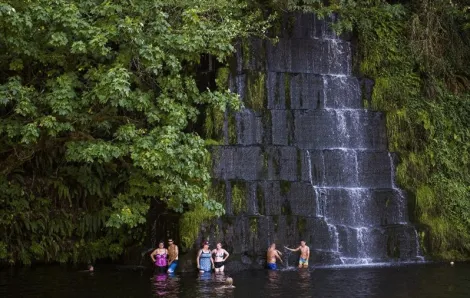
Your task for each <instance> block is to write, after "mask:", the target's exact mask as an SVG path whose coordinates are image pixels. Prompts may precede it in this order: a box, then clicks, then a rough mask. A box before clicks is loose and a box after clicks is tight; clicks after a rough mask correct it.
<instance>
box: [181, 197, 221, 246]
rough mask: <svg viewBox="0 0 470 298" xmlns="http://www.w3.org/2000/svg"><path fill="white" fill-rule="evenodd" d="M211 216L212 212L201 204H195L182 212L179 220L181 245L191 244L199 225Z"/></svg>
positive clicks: (196, 234) (196, 235) (197, 233)
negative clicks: (190, 208)
mask: <svg viewBox="0 0 470 298" xmlns="http://www.w3.org/2000/svg"><path fill="white" fill-rule="evenodd" d="M212 218H214V214H213V213H211V212H210V211H209V210H207V209H206V208H205V207H204V206H202V205H196V207H195V209H193V210H191V211H188V212H186V213H184V214H183V215H182V216H181V218H180V221H179V229H180V235H181V245H182V247H183V248H190V247H191V246H193V244H194V242H195V241H196V239H197V237H198V236H199V232H200V228H201V225H202V224H203V223H205V222H208V221H209V220H210V219H212Z"/></svg>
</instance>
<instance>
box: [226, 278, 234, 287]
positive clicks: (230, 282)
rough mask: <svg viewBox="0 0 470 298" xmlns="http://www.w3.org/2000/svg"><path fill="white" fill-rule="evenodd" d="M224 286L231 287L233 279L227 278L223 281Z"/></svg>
mask: <svg viewBox="0 0 470 298" xmlns="http://www.w3.org/2000/svg"><path fill="white" fill-rule="evenodd" d="M225 285H226V286H231V285H233V278H231V277H227V278H226V279H225Z"/></svg>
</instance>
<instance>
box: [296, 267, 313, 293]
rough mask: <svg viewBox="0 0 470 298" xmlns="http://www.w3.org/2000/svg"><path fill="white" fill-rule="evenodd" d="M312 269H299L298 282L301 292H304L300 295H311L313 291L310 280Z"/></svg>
mask: <svg viewBox="0 0 470 298" xmlns="http://www.w3.org/2000/svg"><path fill="white" fill-rule="evenodd" d="M310 278H311V276H310V271H308V269H300V270H299V271H298V279H297V280H298V282H297V283H296V286H297V288H298V289H299V292H300V293H302V294H301V295H299V296H298V297H310V296H311V292H312V284H311V282H310Z"/></svg>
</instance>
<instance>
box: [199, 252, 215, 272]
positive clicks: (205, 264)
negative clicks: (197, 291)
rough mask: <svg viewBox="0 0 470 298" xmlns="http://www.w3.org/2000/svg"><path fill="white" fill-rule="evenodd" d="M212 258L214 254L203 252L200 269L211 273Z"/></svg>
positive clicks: (200, 258)
mask: <svg viewBox="0 0 470 298" xmlns="http://www.w3.org/2000/svg"><path fill="white" fill-rule="evenodd" d="M211 258H212V254H211V252H210V251H207V252H205V251H202V252H201V256H200V257H199V269H200V270H203V271H206V272H210V271H211V267H212V262H211Z"/></svg>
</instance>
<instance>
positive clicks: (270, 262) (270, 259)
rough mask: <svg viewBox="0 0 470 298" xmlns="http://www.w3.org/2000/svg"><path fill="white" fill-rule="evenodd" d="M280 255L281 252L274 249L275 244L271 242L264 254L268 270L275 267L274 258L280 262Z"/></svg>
mask: <svg viewBox="0 0 470 298" xmlns="http://www.w3.org/2000/svg"><path fill="white" fill-rule="evenodd" d="M281 256H282V253H281V252H280V251H278V250H277V249H276V244H275V243H273V244H271V246H270V247H269V248H268V252H267V254H266V259H267V266H268V269H269V270H276V269H277V265H276V258H277V259H279V261H281V263H282V259H281Z"/></svg>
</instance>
